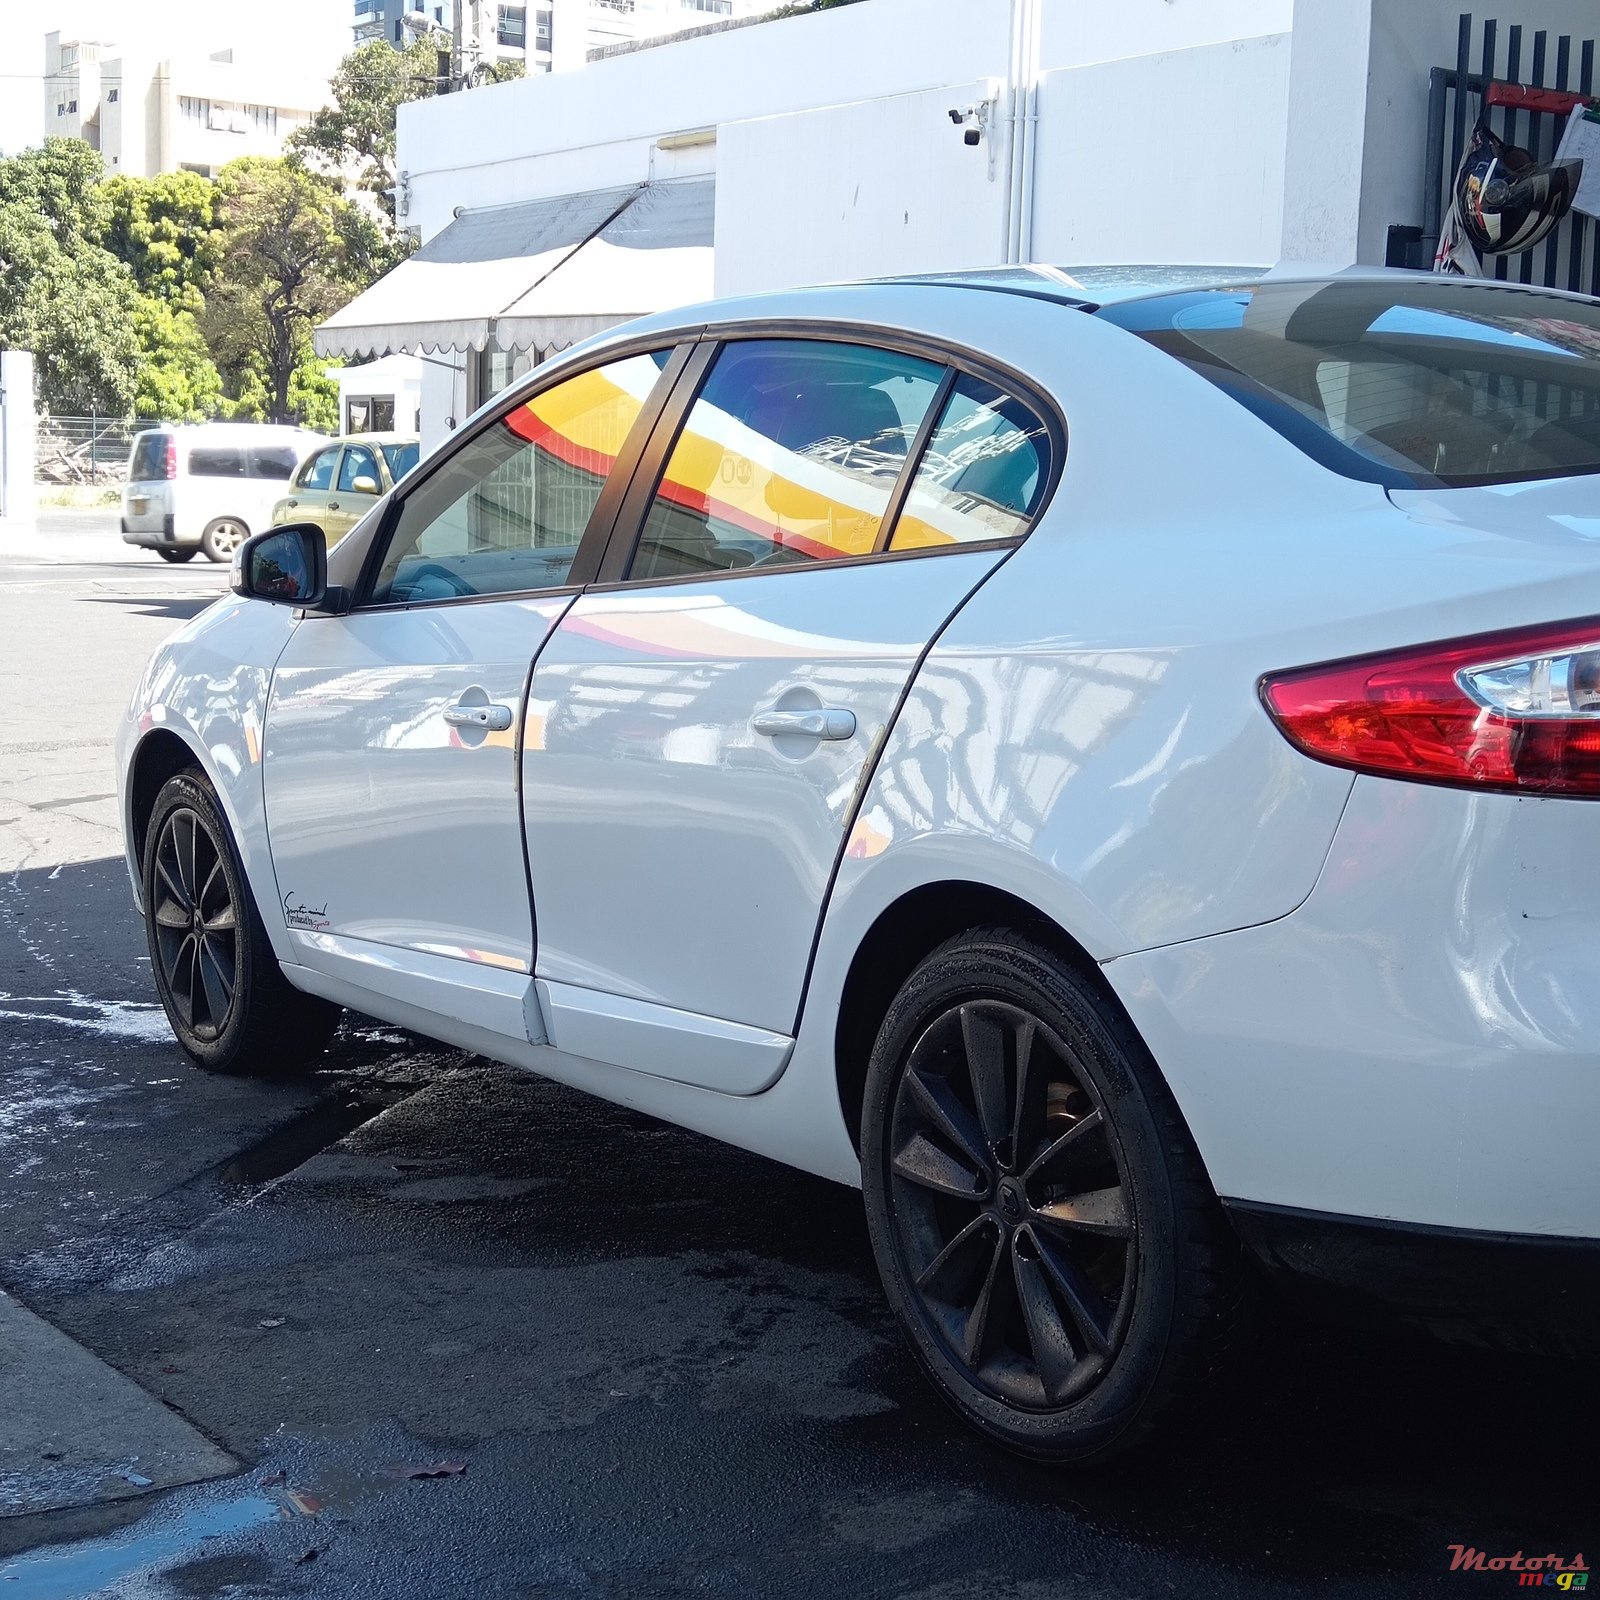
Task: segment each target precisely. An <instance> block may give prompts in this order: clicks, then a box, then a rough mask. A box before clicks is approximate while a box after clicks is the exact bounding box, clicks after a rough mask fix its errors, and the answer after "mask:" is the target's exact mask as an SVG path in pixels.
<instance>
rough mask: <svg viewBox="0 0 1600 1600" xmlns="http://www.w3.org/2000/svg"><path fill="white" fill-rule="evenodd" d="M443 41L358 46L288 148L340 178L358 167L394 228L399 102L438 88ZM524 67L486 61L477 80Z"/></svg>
mask: <svg viewBox="0 0 1600 1600" xmlns="http://www.w3.org/2000/svg"><path fill="white" fill-rule="evenodd" d="M440 42H441V41H440V39H439V37H438V36H437V35H434V36H431V37H430V36H423V37H420V38H414V39H413V40H412V41H411V43H409V44H408V45H407V46H406V47H405V49H403V50H396V49H394V48H393V47H392V46H390V45H388V44H386V43H385V42H384V41H383V40H382V39H369V40H368V41H367V42H366V43H365V44H359V45H357V46H356V47H355V49H354V50H352V51H351V52H350V54H349V55H347V56H346V57H345V58H344V60H343V61H341V62H340V63H339V70H338V71H337V72H335V73H334V75H333V78H332V81H331V82H330V84H329V87H330V89H331V90H332V92H333V99H332V101H331V103H330V104H328V105H325V106H324V107H323V108H322V109H321V110H320V111H318V112H317V113H316V115H315V116H314V117H312V119H311V121H310V122H308V123H307V124H306V125H305V126H304V127H303V128H299V129H297V130H296V131H295V133H294V134H293V135H292V136H291V138H290V139H289V143H288V151H289V154H290V155H291V156H293V157H294V158H295V159H297V160H299V161H301V162H303V163H304V164H305V165H306V166H307V167H309V168H310V169H311V170H312V171H314V172H319V173H321V174H322V175H323V176H324V177H327V178H331V179H332V180H333V181H335V182H338V181H339V180H340V179H341V178H342V177H343V175H344V174H346V173H349V172H354V173H356V174H357V176H356V184H357V187H358V188H360V189H361V190H363V191H364V192H365V193H366V194H368V195H370V196H371V197H372V200H373V202H374V203H375V204H376V206H377V207H378V210H379V212H380V213H381V214H382V216H383V217H384V219H385V221H387V222H388V224H389V226H390V229H391V231H392V230H393V228H394V221H395V205H394V191H395V189H396V188H397V187H398V186H399V183H400V165H399V159H398V156H397V154H396V136H395V126H396V123H397V121H398V118H399V112H400V107H401V106H403V105H405V104H406V103H407V102H408V101H411V100H426V99H429V98H430V97H431V96H433V95H435V94H437V93H438V92H439V87H440V81H439V46H440ZM525 71H526V69H525V67H524V66H523V63H522V62H521V61H497V62H484V63H482V64H481V65H480V66H478V67H477V68H476V70H475V71H474V73H473V77H472V83H473V85H474V86H475V85H478V84H485V83H505V82H508V81H509V80H510V79H512V78H520V77H522V76H523V75H524V72H525ZM393 249H394V254H395V255H396V256H398V255H399V254H403V253H404V251H403V249H402V248H401V247H400V243H399V241H398V240H394V241H393Z"/></svg>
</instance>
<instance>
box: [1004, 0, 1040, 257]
mask: <svg viewBox="0 0 1600 1600" xmlns="http://www.w3.org/2000/svg"><path fill="white" fill-rule="evenodd" d="M1039 24H1040V15H1039V0H1011V51H1010V58H1009V62H1008V64H1007V70H1006V108H1007V109H1006V123H1007V126H1008V129H1009V134H1008V138H1007V140H1006V153H1007V162H1006V236H1005V252H1004V259H1005V260H1006V261H1007V262H1011V263H1015V262H1025V261H1031V260H1032V259H1033V173H1034V154H1035V150H1036V148H1037V145H1038V138H1037V134H1038V126H1039Z"/></svg>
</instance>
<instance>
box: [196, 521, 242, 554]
mask: <svg viewBox="0 0 1600 1600" xmlns="http://www.w3.org/2000/svg"><path fill="white" fill-rule="evenodd" d="M249 537H250V530H249V529H248V528H247V527H246V526H245V525H244V524H243V523H242V522H241V521H240V520H239V519H238V518H237V517H218V518H217V519H216V521H215V522H208V523H207V524H206V526H205V531H204V532H203V533H202V534H201V535H200V548H201V549H202V550H203V551H205V553H206V559H207V560H208V561H218V562H227V561H232V560H233V552H234V551H235V550H237V549H238V548H239V546H240V545H242V544H243V543H244V542H245V540H246V539H248V538H249Z"/></svg>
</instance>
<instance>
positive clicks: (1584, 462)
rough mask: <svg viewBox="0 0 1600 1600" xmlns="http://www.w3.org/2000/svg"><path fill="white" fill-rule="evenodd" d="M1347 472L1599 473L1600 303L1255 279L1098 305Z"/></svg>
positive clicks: (1521, 293)
mask: <svg viewBox="0 0 1600 1600" xmlns="http://www.w3.org/2000/svg"><path fill="white" fill-rule="evenodd" d="M1098 314H1099V315H1100V316H1102V317H1104V318H1106V319H1107V320H1109V321H1113V322H1116V323H1118V324H1120V325H1121V326H1122V327H1125V328H1129V329H1131V330H1132V331H1133V332H1135V333H1137V334H1139V335H1140V337H1141V338H1144V339H1146V340H1148V341H1149V342H1150V343H1152V344H1154V345H1157V346H1159V347H1160V348H1161V349H1163V350H1166V351H1168V352H1169V353H1170V354H1172V355H1174V356H1176V357H1177V358H1178V359H1179V360H1180V361H1183V362H1185V363H1187V364H1188V365H1189V366H1190V367H1192V368H1193V369H1194V370H1195V371H1196V372H1198V373H1200V375H1201V376H1202V377H1205V378H1207V379H1209V380H1210V381H1211V382H1212V383H1215V384H1216V385H1218V387H1220V388H1221V389H1223V390H1224V391H1225V392H1227V393H1228V394H1230V395H1232V396H1233V397H1234V398H1235V399H1236V400H1238V401H1239V402H1240V403H1241V404H1242V405H1245V406H1247V407H1248V408H1249V409H1250V410H1252V411H1253V412H1255V413H1256V415H1257V416H1259V417H1261V418H1262V419H1263V420H1264V421H1266V422H1268V423H1270V424H1271V425H1272V426H1273V427H1274V428H1276V429H1277V430H1278V431H1279V432H1280V433H1282V434H1284V435H1285V436H1286V437H1287V438H1289V439H1290V440H1292V441H1293V442H1294V443H1295V444H1297V445H1299V446H1300V448H1301V449H1303V450H1305V451H1306V453H1307V454H1308V455H1311V456H1314V457H1315V458H1316V459H1318V460H1320V461H1322V462H1323V463H1324V464H1325V465H1327V466H1329V467H1332V468H1333V469H1334V470H1335V471H1337V472H1342V473H1345V474H1346V475H1347V476H1350V477H1356V478H1367V479H1370V480H1372V481H1374V482H1377V483H1386V484H1390V485H1393V486H1410V487H1419V488H1428V487H1436V486H1438V485H1441V484H1445V485H1450V484H1474V483H1506V482H1513V481H1516V480H1519V479H1525V478H1544V477H1555V476H1560V475H1562V474H1566V473H1587V472H1600V306H1597V305H1595V304H1593V303H1591V302H1588V301H1584V300H1575V299H1562V298H1558V297H1557V296H1555V295H1548V294H1541V293H1538V292H1537V291H1530V290H1526V289H1513V288H1508V287H1504V286H1497V285H1494V284H1488V283H1471V282H1462V281H1460V280H1450V279H1424V278H1405V279H1386V280H1380V281H1373V280H1369V281H1367V282H1361V281H1359V280H1345V281H1335V282H1328V283H1289V282H1285V283H1275V284H1258V285H1256V286H1254V287H1251V288H1242V289H1225V290H1209V291H1201V292H1197V293H1191V294H1181V295H1163V296H1160V297H1158V298H1155V299H1150V300H1135V301H1130V302H1128V303H1126V304H1124V305H1120V306H1111V307H1107V308H1106V309H1104V310H1102V311H1101V312H1099V313H1098Z"/></svg>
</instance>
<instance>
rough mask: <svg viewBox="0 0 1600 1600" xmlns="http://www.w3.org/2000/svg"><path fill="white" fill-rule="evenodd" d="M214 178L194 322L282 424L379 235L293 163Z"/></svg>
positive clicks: (251, 166)
mask: <svg viewBox="0 0 1600 1600" xmlns="http://www.w3.org/2000/svg"><path fill="white" fill-rule="evenodd" d="M386 48H387V47H386ZM217 182H218V187H219V190H220V192H221V199H222V210H221V221H222V235H223V238H222V251H221V262H220V266H219V271H218V276H217V279H216V284H215V286H214V288H213V289H212V291H211V294H210V296H209V298H208V299H207V302H206V309H205V313H204V316H203V318H202V320H201V327H202V329H203V331H204V333H205V335H206V339H207V341H208V343H209V344H210V346H211V349H212V352H213V354H214V355H215V357H216V358H217V360H218V362H219V364H220V365H221V366H222V367H223V369H224V370H225V371H226V372H228V373H229V374H230V375H231V376H232V377H233V379H234V383H235V390H234V392H235V393H236V394H237V395H239V396H240V398H241V400H242V399H243V398H244V397H245V395H246V393H247V386H248V385H249V384H250V383H251V381H252V380H254V381H257V382H259V384H260V386H261V389H262V391H263V392H264V397H265V407H264V409H265V410H266V411H267V413H268V415H269V416H270V417H271V418H272V420H274V421H277V422H287V421H289V420H291V417H292V415H293V406H292V404H291V385H292V383H293V380H294V374H295V369H296V367H297V366H298V365H300V362H301V358H302V354H303V353H304V352H305V351H307V350H308V349H309V348H310V343H311V330H312V329H313V328H314V327H315V325H316V324H317V323H318V322H320V321H321V320H322V319H323V318H324V317H327V316H329V315H331V314H332V313H333V312H334V311H336V310H338V308H339V307H340V306H342V305H343V304H344V303H345V302H346V301H347V300H348V299H349V298H350V297H351V296H352V295H353V294H355V293H356V292H358V290H360V289H361V288H363V287H365V285H366V284H368V283H370V282H371V281H372V277H373V275H374V266H375V263H376V262H377V261H378V260H379V259H380V258H381V257H382V255H383V254H384V240H383V236H382V233H381V231H380V230H379V228H378V227H377V225H376V224H375V223H374V222H373V221H372V219H371V218H370V217H368V216H366V215H365V214H364V213H363V212H362V211H361V210H360V209H359V208H358V207H356V206H354V205H352V204H351V203H350V202H349V201H348V200H346V199H344V198H343V196H341V195H340V194H339V193H338V192H337V191H336V189H335V188H334V186H333V185H332V184H331V183H330V182H328V181H327V180H326V179H324V178H319V177H318V176H316V174H314V173H311V172H308V171H306V170H305V168H303V167H302V166H300V165H299V164H298V163H296V162H294V161H292V160H281V159H278V160H274V159H268V158H264V157H259V156H250V157H244V158H242V159H240V160H238V161H232V162H229V164H228V165H227V166H226V167H224V168H223V169H222V172H221V174H220V176H219V178H218V180H217Z"/></svg>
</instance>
